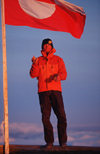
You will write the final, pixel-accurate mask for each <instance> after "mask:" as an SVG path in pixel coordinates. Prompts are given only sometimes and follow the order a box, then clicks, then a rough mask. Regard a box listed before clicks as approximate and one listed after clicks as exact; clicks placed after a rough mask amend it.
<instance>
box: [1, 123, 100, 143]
mask: <svg viewBox="0 0 100 154" xmlns="http://www.w3.org/2000/svg"><path fill="white" fill-rule="evenodd" d="M2 126H3V125H0V130H2V131H0V144H2V143H3V142H4V137H3V134H2V133H3V127H2ZM67 132H68V145H74V146H100V129H99V127H95V129H94V128H93V127H92V128H91V127H90V129H89V127H87V126H84V127H83V126H78V127H72V128H70V129H68V131H67ZM54 135H55V136H54V137H55V144H59V143H58V136H57V129H55V128H54ZM9 136H10V144H30V145H33V144H38V145H42V144H45V141H44V135H43V127H42V125H37V124H34V123H10V124H9Z"/></svg>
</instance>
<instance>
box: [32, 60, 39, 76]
mask: <svg viewBox="0 0 100 154" xmlns="http://www.w3.org/2000/svg"><path fill="white" fill-rule="evenodd" d="M30 76H31V78H35V77H39V65H38V63H37V62H36V63H33V64H32V66H31V69H30Z"/></svg>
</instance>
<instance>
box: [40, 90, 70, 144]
mask: <svg viewBox="0 0 100 154" xmlns="http://www.w3.org/2000/svg"><path fill="white" fill-rule="evenodd" d="M39 100H40V107H41V113H42V122H43V126H44V138H45V141H46V143H53V142H54V134H53V127H52V124H51V122H50V115H51V107H52V108H53V111H54V113H55V115H56V117H57V120H58V123H57V128H58V139H59V144H60V145H61V144H63V143H66V142H67V134H66V127H67V120H66V114H65V111H64V104H63V98H62V93H61V92H59V91H47V92H41V93H39Z"/></svg>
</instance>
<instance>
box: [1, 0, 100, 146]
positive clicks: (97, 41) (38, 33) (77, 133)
mask: <svg viewBox="0 0 100 154" xmlns="http://www.w3.org/2000/svg"><path fill="white" fill-rule="evenodd" d="M68 2H71V3H74V4H76V5H78V6H81V7H83V8H84V10H85V13H86V24H85V28H84V32H83V35H82V37H81V39H76V38H74V37H73V36H72V35H71V34H69V33H64V32H55V31H48V30H40V29H36V28H30V27H25V26H10V25H6V44H7V72H8V106H9V129H10V143H12V144H39V145H40V144H45V142H44V138H43V127H42V122H41V112H40V106H39V99H38V94H37V90H38V89H37V79H32V78H31V77H30V75H29V71H30V68H31V64H32V62H31V58H32V57H33V56H36V57H38V56H40V55H41V43H42V40H43V39H44V38H51V39H52V41H53V45H54V48H55V49H56V55H58V56H60V57H62V58H63V60H64V62H65V65H66V68H67V73H68V77H67V79H66V81H62V91H63V92H62V94H63V99H64V106H65V111H66V115H67V122H68V145H83V146H84V145H87V146H100V17H99V16H100V0H68ZM1 35H2V33H1V1H0V144H3V136H2V127H1V124H2V121H3V89H2V87H3V81H2V67H3V64H2V37H1ZM51 121H52V123H53V126H54V131H55V144H58V139H57V130H56V123H57V120H56V117H55V115H54V113H53V111H52V116H51Z"/></svg>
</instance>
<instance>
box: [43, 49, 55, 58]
mask: <svg viewBox="0 0 100 154" xmlns="http://www.w3.org/2000/svg"><path fill="white" fill-rule="evenodd" d="M55 52H56V49H55V48H53V49H52V50H51V51H50V52H49V54H48V55H47V54H46V52H45V51H44V50H41V54H42V56H43V57H45V58H47V59H48V58H50V57H52V56H53V54H54V53H55Z"/></svg>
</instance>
